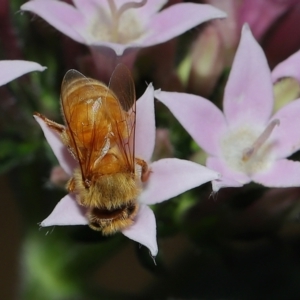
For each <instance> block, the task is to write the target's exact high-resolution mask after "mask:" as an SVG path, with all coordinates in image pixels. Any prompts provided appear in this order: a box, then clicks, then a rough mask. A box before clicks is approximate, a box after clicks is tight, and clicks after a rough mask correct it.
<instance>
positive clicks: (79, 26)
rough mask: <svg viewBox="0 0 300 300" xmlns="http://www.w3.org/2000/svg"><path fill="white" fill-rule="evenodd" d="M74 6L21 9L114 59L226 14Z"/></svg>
mask: <svg viewBox="0 0 300 300" xmlns="http://www.w3.org/2000/svg"><path fill="white" fill-rule="evenodd" d="M73 2H74V5H75V7H74V6H72V5H69V4H67V3H65V2H62V1H57V0H32V1H29V2H27V3H25V4H23V5H22V6H21V9H22V10H27V11H31V12H33V13H35V14H37V15H39V16H40V17H42V18H43V19H45V20H46V21H47V22H48V23H49V24H51V25H52V26H53V27H55V28H56V29H58V30H59V31H61V32H63V33H64V34H65V35H67V36H69V37H70V38H72V39H74V40H75V41H77V42H79V43H82V44H86V45H88V46H106V47H109V48H112V49H113V50H114V51H115V52H116V54H117V55H122V54H123V52H124V50H125V49H127V48H132V47H135V48H136V47H138V48H141V47H149V46H153V45H157V44H160V43H163V42H165V41H168V40H170V39H172V38H174V37H176V36H178V35H180V34H182V33H184V32H185V31H187V30H189V29H191V28H193V27H195V26H197V25H199V24H201V23H203V22H205V21H208V20H210V19H214V18H224V17H226V14H225V13H223V12H222V11H220V10H218V9H216V8H214V7H212V6H210V5H200V4H195V3H179V4H176V5H172V6H170V7H168V8H166V9H164V10H162V11H161V12H159V10H160V9H161V8H162V7H163V6H164V5H165V4H166V2H167V1H166V0H151V1H150V0H149V1H147V0H143V1H125V0H118V1H114V0H107V1H104V0H102V1H101V0H73Z"/></svg>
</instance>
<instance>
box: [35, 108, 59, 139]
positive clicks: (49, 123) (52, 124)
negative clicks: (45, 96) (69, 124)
mask: <svg viewBox="0 0 300 300" xmlns="http://www.w3.org/2000/svg"><path fill="white" fill-rule="evenodd" d="M34 115H35V116H37V117H39V118H41V119H42V120H43V121H44V122H45V123H46V124H47V126H48V127H50V128H51V129H53V130H55V131H57V132H58V133H59V134H61V133H62V132H64V131H65V126H63V125H60V124H58V123H56V122H54V121H51V120H49V119H47V118H46V117H45V116H44V115H42V114H40V113H38V112H35V113H34Z"/></svg>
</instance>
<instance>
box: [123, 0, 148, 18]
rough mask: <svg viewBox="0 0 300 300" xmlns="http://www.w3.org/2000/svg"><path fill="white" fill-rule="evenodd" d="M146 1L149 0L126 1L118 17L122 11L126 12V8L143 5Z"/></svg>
mask: <svg viewBox="0 0 300 300" xmlns="http://www.w3.org/2000/svg"><path fill="white" fill-rule="evenodd" d="M146 3H147V0H142V1H141V2H127V3H124V4H123V5H122V6H121V7H120V9H119V11H118V17H120V16H121V15H122V13H123V12H125V11H126V10H128V9H130V8H140V7H143V6H144V5H145V4H146Z"/></svg>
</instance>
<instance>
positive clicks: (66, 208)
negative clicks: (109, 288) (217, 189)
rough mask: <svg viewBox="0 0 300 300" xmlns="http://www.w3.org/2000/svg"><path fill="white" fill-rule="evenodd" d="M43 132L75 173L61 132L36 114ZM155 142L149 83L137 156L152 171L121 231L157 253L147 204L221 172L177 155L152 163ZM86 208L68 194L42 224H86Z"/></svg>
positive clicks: (139, 118) (140, 106)
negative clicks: (130, 222) (134, 211)
mask: <svg viewBox="0 0 300 300" xmlns="http://www.w3.org/2000/svg"><path fill="white" fill-rule="evenodd" d="M36 120H37V121H38V123H39V124H40V126H41V128H42V130H43V131H44V134H45V137H46V139H47V141H48V143H49V144H50V146H51V148H52V150H53V152H54V154H55V155H56V157H57V159H58V161H59V163H60V165H61V166H62V168H63V169H64V170H65V171H66V172H67V173H68V174H69V175H70V176H72V174H73V170H74V168H76V167H78V164H77V162H76V161H75V160H74V159H73V157H72V156H71V154H70V153H69V152H68V150H67V148H66V147H65V146H64V144H63V143H62V142H61V140H60V137H59V136H58V134H57V133H56V132H55V131H53V130H51V129H50V128H49V127H48V126H47V125H46V124H45V123H44V121H43V120H42V119H41V118H39V117H36ZM154 143H155V117H154V89H153V86H152V85H149V86H148V88H147V90H146V92H145V93H144V95H143V96H142V97H141V98H140V99H139V100H138V101H137V114H136V132H135V155H136V157H138V158H141V159H143V160H145V161H146V162H147V163H148V165H149V168H150V169H151V173H150V176H149V179H148V181H147V182H146V183H145V185H144V186H143V190H142V192H141V194H140V195H139V197H138V202H139V204H140V209H139V212H138V214H137V215H136V217H135V219H134V224H133V225H132V226H130V227H128V228H126V229H124V230H123V231H122V233H123V234H124V235H125V236H127V237H129V238H130V239H132V240H134V241H137V242H139V243H140V244H143V245H145V246H146V247H148V248H149V249H150V251H151V254H152V255H153V256H155V255H156V254H157V251H158V249H157V242H156V221H155V217H154V214H153V212H152V210H151V209H150V208H149V206H148V205H152V204H156V203H160V202H163V201H166V200H168V199H170V198H172V197H175V196H177V195H179V194H181V193H183V192H185V191H187V190H189V189H191V188H194V187H196V186H199V185H201V184H203V183H205V182H208V181H211V180H214V179H217V178H218V177H219V174H218V173H217V172H215V171H212V170H209V169H208V168H206V167H203V166H201V165H199V164H196V163H193V162H190V161H186V160H180V159H176V158H165V159H160V160H158V161H155V162H151V161H150V160H151V156H152V153H153V149H154ZM85 212H86V211H85V208H84V207H80V206H79V205H78V204H77V202H76V200H75V197H74V195H73V194H68V195H66V196H65V197H64V198H63V199H62V200H61V201H60V202H59V203H58V204H57V206H56V207H55V209H54V210H53V212H52V213H51V214H50V215H49V217H48V218H46V219H45V220H44V221H43V222H42V223H41V226H52V225H86V224H88V219H87V218H86V216H85Z"/></svg>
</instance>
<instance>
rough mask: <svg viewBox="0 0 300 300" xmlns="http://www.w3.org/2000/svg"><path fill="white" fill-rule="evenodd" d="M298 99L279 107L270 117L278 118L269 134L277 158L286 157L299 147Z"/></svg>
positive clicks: (299, 110)
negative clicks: (278, 122) (276, 123)
mask: <svg viewBox="0 0 300 300" xmlns="http://www.w3.org/2000/svg"><path fill="white" fill-rule="evenodd" d="M299 116H300V99H298V100H295V101H293V102H291V103H289V104H288V105H286V106H284V107H283V108H281V109H280V110H279V111H278V112H277V113H276V114H275V115H274V117H272V119H279V121H280V124H279V125H278V126H276V127H275V128H274V130H273V132H272V135H271V136H270V141H271V142H272V143H273V147H272V151H273V152H274V153H275V155H276V157H277V158H284V157H288V156H290V155H291V154H293V153H294V152H296V151H298V150H299V149H300V130H299V129H300V117H299Z"/></svg>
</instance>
